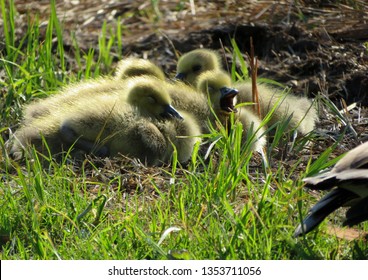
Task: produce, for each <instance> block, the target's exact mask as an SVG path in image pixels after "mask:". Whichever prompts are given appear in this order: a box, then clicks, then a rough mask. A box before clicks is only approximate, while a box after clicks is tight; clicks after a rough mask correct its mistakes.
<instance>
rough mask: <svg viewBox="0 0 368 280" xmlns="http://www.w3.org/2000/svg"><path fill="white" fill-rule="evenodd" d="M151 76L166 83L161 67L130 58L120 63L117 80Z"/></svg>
mask: <svg viewBox="0 0 368 280" xmlns="http://www.w3.org/2000/svg"><path fill="white" fill-rule="evenodd" d="M138 76H150V77H156V78H157V79H159V80H162V81H165V74H164V72H163V71H162V69H161V68H160V67H158V66H157V65H155V64H154V63H152V62H151V61H149V60H147V59H143V58H136V57H128V58H125V59H122V60H120V61H119V62H118V65H117V67H116V72H115V78H116V79H118V80H125V79H128V78H131V77H138Z"/></svg>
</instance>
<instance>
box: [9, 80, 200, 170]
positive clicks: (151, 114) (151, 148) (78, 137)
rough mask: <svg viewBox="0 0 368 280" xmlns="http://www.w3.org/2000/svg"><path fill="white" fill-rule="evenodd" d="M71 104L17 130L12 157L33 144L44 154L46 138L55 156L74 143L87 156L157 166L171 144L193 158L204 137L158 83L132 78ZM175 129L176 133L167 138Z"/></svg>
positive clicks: (183, 156) (181, 158)
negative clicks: (123, 86)
mask: <svg viewBox="0 0 368 280" xmlns="http://www.w3.org/2000/svg"><path fill="white" fill-rule="evenodd" d="M69 105H72V106H65V104H64V103H62V104H60V106H59V109H58V110H55V111H52V112H51V115H50V116H48V117H45V118H37V119H36V120H35V121H34V122H33V123H32V124H31V125H29V126H24V127H22V128H20V129H19V130H18V131H16V133H15V135H14V139H13V145H12V148H11V152H10V153H11V154H13V156H14V157H16V156H19V155H20V154H21V153H22V147H28V146H30V145H34V146H35V147H36V149H37V150H39V151H41V152H45V149H44V147H43V141H42V138H44V139H45V140H46V142H47V144H49V149H50V151H51V152H52V153H57V152H61V151H63V149H65V147H66V148H68V147H70V146H71V145H74V147H75V148H77V149H79V150H82V151H84V152H86V153H94V152H96V153H97V154H101V155H103V156H106V155H109V156H114V155H116V154H118V153H121V154H124V155H127V156H131V157H136V158H138V159H140V160H141V161H142V162H146V163H147V164H149V165H156V164H159V163H161V162H165V161H167V160H168V157H169V155H170V153H169V152H168V151H170V149H171V145H172V144H171V143H173V144H174V145H176V146H177V147H179V148H180V147H184V148H185V149H184V148H183V150H178V158H179V161H185V160H187V159H189V157H190V154H189V152H188V151H189V150H190V148H193V145H194V142H195V141H196V140H198V139H196V138H195V137H194V136H196V135H198V134H199V128H198V126H195V125H193V123H192V122H194V119H190V120H188V121H187V122H186V121H185V120H184V121H180V122H176V119H178V120H180V119H182V117H181V115H180V113H179V112H178V111H176V110H175V109H174V108H173V107H172V106H171V105H170V97H169V95H168V93H167V92H166V91H165V90H163V89H162V87H161V83H160V82H159V81H158V80H157V79H153V78H151V79H147V77H141V78H134V79H130V80H129V83H127V87H126V89H125V90H124V91H123V90H118V91H117V92H116V94H111V93H110V92H108V93H106V94H99V95H96V96H94V98H88V97H86V96H80V97H79V98H78V99H75V100H74V101H73V103H72V104H69ZM167 118H168V119H167ZM166 119H167V120H166ZM173 119H174V122H173V123H172V122H171V121H172V120H173ZM165 123H166V125H165ZM170 127H171V128H175V129H177V130H174V132H171V135H167V134H165V133H166V130H165V129H167V130H170V129H169V128H170ZM179 128H180V130H179ZM175 131H178V133H180V134H181V135H178V136H188V137H187V138H185V137H184V138H178V137H174V136H176V135H174V136H173V134H175ZM170 137H171V138H170ZM60 139H61V140H60ZM193 139H195V140H193ZM188 147H189V148H188Z"/></svg>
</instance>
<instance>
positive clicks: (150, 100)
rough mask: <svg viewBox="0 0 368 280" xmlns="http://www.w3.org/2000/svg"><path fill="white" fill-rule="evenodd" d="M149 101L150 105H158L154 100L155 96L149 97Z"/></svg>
mask: <svg viewBox="0 0 368 280" xmlns="http://www.w3.org/2000/svg"><path fill="white" fill-rule="evenodd" d="M147 101H148V103H150V104H155V103H156V98H154V97H153V96H147Z"/></svg>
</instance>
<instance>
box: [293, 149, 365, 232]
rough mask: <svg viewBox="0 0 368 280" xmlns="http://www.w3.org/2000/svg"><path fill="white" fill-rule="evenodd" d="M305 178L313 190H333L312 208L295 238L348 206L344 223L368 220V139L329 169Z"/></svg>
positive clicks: (347, 224) (298, 228)
mask: <svg viewBox="0 0 368 280" xmlns="http://www.w3.org/2000/svg"><path fill="white" fill-rule="evenodd" d="M303 181H304V182H306V183H307V184H306V187H308V188H310V189H315V190H328V189H332V190H331V191H330V192H329V193H328V194H326V195H325V196H324V197H323V198H322V199H321V200H320V201H318V202H317V203H316V204H315V205H314V206H313V207H312V208H311V209H310V210H309V213H308V215H307V217H305V218H304V220H303V221H302V223H301V224H300V225H298V227H297V228H296V230H295V232H294V236H295V237H298V236H300V235H303V234H307V233H308V232H310V231H312V230H313V229H314V228H316V227H317V226H318V225H319V224H320V223H321V222H322V221H323V220H324V219H325V218H326V217H327V216H328V215H329V214H330V213H332V212H334V211H335V210H336V209H338V208H340V207H344V206H348V207H350V208H349V209H348V210H347V212H346V220H345V221H344V223H343V225H344V226H353V225H356V224H359V223H361V222H363V221H366V220H368V142H366V143H364V144H361V145H359V146H357V147H356V148H354V149H352V150H351V151H349V152H348V153H346V155H345V156H344V157H343V158H342V159H340V160H339V161H338V162H337V163H336V165H335V166H334V167H333V168H332V169H331V170H330V171H329V172H325V173H321V174H319V175H317V176H315V177H308V178H305V179H304V180H303Z"/></svg>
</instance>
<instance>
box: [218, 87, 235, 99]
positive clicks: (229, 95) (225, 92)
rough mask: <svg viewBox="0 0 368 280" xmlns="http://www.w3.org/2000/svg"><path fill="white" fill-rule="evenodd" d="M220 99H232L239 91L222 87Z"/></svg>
mask: <svg viewBox="0 0 368 280" xmlns="http://www.w3.org/2000/svg"><path fill="white" fill-rule="evenodd" d="M220 93H221V98H224V97H227V98H233V97H235V96H236V95H238V93H239V91H238V90H237V89H235V88H229V87H222V88H220Z"/></svg>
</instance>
